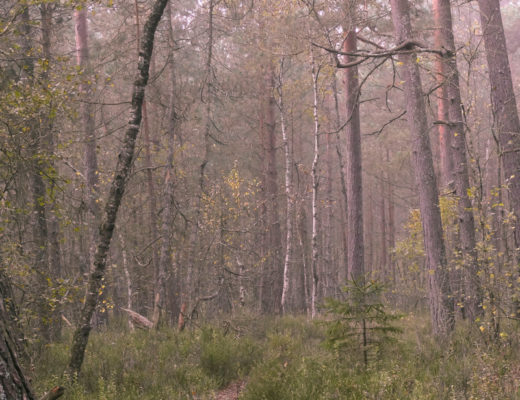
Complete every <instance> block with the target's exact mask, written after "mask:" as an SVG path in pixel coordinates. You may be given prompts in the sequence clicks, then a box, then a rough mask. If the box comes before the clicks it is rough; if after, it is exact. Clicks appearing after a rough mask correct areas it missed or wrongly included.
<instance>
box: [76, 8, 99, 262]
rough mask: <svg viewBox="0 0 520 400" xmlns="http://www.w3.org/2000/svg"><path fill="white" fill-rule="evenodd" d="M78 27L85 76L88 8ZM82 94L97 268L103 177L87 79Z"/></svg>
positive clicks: (91, 253)
mask: <svg viewBox="0 0 520 400" xmlns="http://www.w3.org/2000/svg"><path fill="white" fill-rule="evenodd" d="M74 26H75V31H76V60H77V64H78V66H80V67H81V68H82V70H83V71H84V73H86V74H88V73H89V72H90V55H89V47H88V23H87V7H82V8H81V9H76V10H75V11H74ZM80 92H81V93H82V94H83V97H84V100H85V101H82V102H81V104H80V112H81V119H82V123H83V135H84V142H85V150H84V151H85V176H86V188H87V189H86V190H87V199H86V200H87V201H86V203H87V209H88V216H87V223H88V226H89V237H90V246H89V249H88V265H89V268H90V269H92V268H93V261H94V254H95V251H96V249H95V244H96V243H97V239H98V238H97V235H98V232H97V231H96V229H95V228H94V227H95V226H97V225H98V224H99V219H100V214H101V211H100V208H99V205H98V204H99V176H98V164H97V154H96V147H97V145H96V127H95V118H94V107H93V104H92V102H91V88H90V84H89V83H88V82H85V79H82V83H81V84H80Z"/></svg>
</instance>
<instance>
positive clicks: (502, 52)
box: [478, 0, 520, 253]
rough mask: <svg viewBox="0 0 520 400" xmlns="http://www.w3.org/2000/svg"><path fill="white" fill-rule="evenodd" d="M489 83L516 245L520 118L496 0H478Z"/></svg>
mask: <svg viewBox="0 0 520 400" xmlns="http://www.w3.org/2000/svg"><path fill="white" fill-rule="evenodd" d="M478 5H479V9H480V20H481V25H482V31H483V33H484V44H485V48H486V58H487V63H488V69H489V80H490V83H491V106H492V110H493V115H494V117H495V126H496V130H497V132H498V141H499V143H500V155H501V158H502V161H503V166H504V174H505V177H506V182H507V184H508V186H509V192H510V193H511V196H510V198H511V206H512V208H513V212H514V214H515V217H516V221H515V247H516V248H517V253H518V248H520V119H519V116H518V108H517V104H516V97H515V92H514V89H513V81H512V78H511V68H510V66H509V59H508V53H507V45H506V37H505V34H504V26H503V24H502V15H501V12H500V1H499V0H478Z"/></svg>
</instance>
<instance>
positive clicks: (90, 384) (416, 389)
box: [33, 315, 520, 400]
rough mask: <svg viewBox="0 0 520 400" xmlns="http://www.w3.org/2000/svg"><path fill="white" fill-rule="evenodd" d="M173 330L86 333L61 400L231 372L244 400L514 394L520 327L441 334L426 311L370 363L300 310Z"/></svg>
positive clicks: (51, 363) (53, 357)
mask: <svg viewBox="0 0 520 400" xmlns="http://www.w3.org/2000/svg"><path fill="white" fill-rule="evenodd" d="M230 325H231V326H232V329H229V325H228V326H227V327H226V328H223V327H222V326H221V325H220V326H219V325H214V326H211V325H208V326H204V327H202V328H194V329H191V330H190V329H188V330H186V331H184V332H181V333H179V332H176V331H174V330H173V329H167V328H165V329H162V330H159V331H150V332H148V331H136V332H134V333H130V332H126V331H124V330H123V329H121V327H120V326H119V327H117V326H116V327H115V328H113V329H112V328H109V329H106V330H103V331H99V332H95V333H94V334H93V335H92V336H91V340H90V342H89V346H88V348H87V354H86V359H85V364H84V366H83V370H82V374H81V376H80V378H79V380H78V382H77V383H76V384H75V385H74V386H73V387H69V388H67V392H66V397H65V399H80V400H83V399H85V400H86V399H103V400H105V399H106V400H111V399H129V400H132V399H140V400H141V399H154V400H158V399H212V398H215V393H217V392H218V390H220V389H221V388H224V387H226V386H227V385H228V384H229V383H231V382H232V381H236V380H246V381H247V385H246V387H245V389H244V391H243V392H242V394H241V398H242V399H249V400H262V399H265V400H268V399H273V400H286V399H287V400H291V399H295V400H296V399H298V400H300V399H309V400H311V399H312V400H315V399H316V400H318V399H414V400H415V399H418V400H420V399H500V400H502V399H520V391H519V387H520V354H519V350H520V348H519V343H518V331H517V328H518V326H515V325H513V324H511V325H509V326H508V327H507V328H506V332H507V334H506V335H503V336H504V337H503V338H498V339H496V340H494V341H491V340H489V338H487V337H485V336H484V335H483V334H482V333H481V332H480V331H478V330H476V331H475V330H470V329H469V328H468V327H467V326H464V324H459V328H458V329H457V331H456V332H455V333H454V334H453V337H452V338H451V339H450V340H449V341H446V342H444V343H438V342H437V341H436V340H434V339H433V337H432V335H431V332H430V330H429V328H428V325H429V324H428V321H427V319H426V318H425V317H423V316H416V315H407V316H406V317H404V318H402V319H401V320H400V321H398V322H397V325H398V326H400V327H401V328H402V329H403V332H404V333H403V335H402V336H401V337H400V338H399V340H397V341H396V342H394V343H389V344H388V345H386V346H385V347H383V348H382V349H381V350H380V351H379V353H378V355H377V358H376V359H375V360H374V362H371V363H370V364H369V367H368V368H365V367H364V366H363V365H361V364H360V363H359V362H358V360H359V356H358V354H349V353H344V352H336V353H335V352H331V351H330V350H328V349H327V348H325V346H323V345H322V343H323V341H324V339H325V332H324V329H325V328H324V327H323V326H322V325H320V324H317V323H314V322H310V321H307V320H306V319H305V318H303V317H284V318H263V317H258V316H254V315H250V316H247V315H246V316H241V317H239V318H235V319H232V320H230ZM69 343H70V332H67V333H66V334H65V335H64V338H63V342H60V343H54V344H51V345H49V346H47V347H45V348H44V349H43V350H42V351H41V353H40V354H38V355H37V357H36V358H35V370H34V376H33V386H34V387H35V389H36V390H37V392H38V393H41V392H42V390H44V389H46V388H49V387H51V386H53V385H55V384H63V381H64V378H63V377H62V376H61V373H62V371H63V370H64V369H65V366H66V363H67V359H68V354H69V353H68V352H69Z"/></svg>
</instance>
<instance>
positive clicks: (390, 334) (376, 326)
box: [323, 281, 402, 367]
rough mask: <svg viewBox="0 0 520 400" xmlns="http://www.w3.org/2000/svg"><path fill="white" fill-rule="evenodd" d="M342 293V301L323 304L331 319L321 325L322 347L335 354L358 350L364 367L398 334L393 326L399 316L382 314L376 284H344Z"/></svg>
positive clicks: (381, 288) (351, 282) (379, 293)
mask: <svg viewBox="0 0 520 400" xmlns="http://www.w3.org/2000/svg"><path fill="white" fill-rule="evenodd" d="M342 290H343V292H345V294H346V300H337V299H327V300H326V301H325V304H324V309H325V311H326V313H327V314H328V315H329V316H330V317H332V318H331V319H330V320H328V321H326V322H323V324H324V325H325V326H326V335H327V338H326V340H325V342H324V344H325V347H326V348H328V349H330V350H332V351H334V352H338V353H341V352H345V351H346V352H349V353H350V352H352V353H355V352H356V351H357V350H360V351H361V353H360V354H361V355H362V356H363V363H364V365H365V367H367V366H368V362H369V357H373V356H376V357H378V355H379V353H380V352H381V350H382V349H383V347H384V346H385V344H388V343H389V342H390V341H393V340H395V336H396V335H397V334H400V333H401V332H402V330H401V329H400V328H399V327H396V326H395V325H393V322H395V321H396V320H398V319H400V318H401V316H400V315H397V314H392V313H389V312H387V311H386V310H385V307H384V305H383V303H382V302H381V293H382V291H383V285H381V284H380V283H379V282H377V281H370V282H369V283H366V284H360V283H358V282H357V281H348V282H347V284H346V286H345V287H344V288H343V289H342Z"/></svg>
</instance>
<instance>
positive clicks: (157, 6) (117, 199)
mask: <svg viewBox="0 0 520 400" xmlns="http://www.w3.org/2000/svg"><path fill="white" fill-rule="evenodd" d="M167 2H168V0H156V1H155V3H154V5H153V8H152V11H151V14H150V15H149V17H148V19H147V21H146V24H145V26H144V30H143V37H142V41H141V50H140V51H139V63H138V73H137V76H136V78H135V81H134V85H133V93H132V106H131V110H130V120H129V122H128V127H127V129H126V132H125V137H124V142H123V148H122V150H121V152H120V153H119V156H118V163H117V166H116V170H115V174H114V179H113V181H112V184H111V187H110V192H109V195H108V199H107V202H106V206H105V211H104V215H103V219H102V223H101V226H100V228H99V239H98V244H97V250H96V254H95V257H94V269H93V271H92V272H91V273H90V275H89V280H88V290H87V294H86V296H85V301H84V305H83V308H82V310H81V314H80V320H79V323H78V326H77V328H76V331H75V332H74V336H73V339H72V347H71V355H70V361H69V367H68V373H69V374H70V377H71V378H72V379H75V378H76V377H77V376H78V374H79V372H80V370H81V365H82V364H83V358H84V356H85V348H86V347H87V343H88V338H89V334H90V330H91V319H92V315H93V314H94V311H95V309H96V306H97V302H98V298H99V292H100V289H101V284H102V279H103V277H104V274H105V268H106V260H107V255H108V251H109V249H110V242H111V240H112V235H113V232H114V227H115V223H116V217H117V212H118V209H119V205H120V204H121V199H122V197H123V193H124V191H125V185H126V181H127V179H128V175H129V172H130V167H131V165H132V160H133V156H134V149H135V141H136V137H137V134H138V133H139V126H140V124H141V119H142V105H143V99H144V92H145V88H146V84H147V83H148V73H149V69H150V59H151V55H152V51H153V44H154V35H155V31H156V29H157V25H158V24H159V21H160V20H161V16H162V14H163V11H164V8H165V6H166V4H167Z"/></svg>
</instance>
